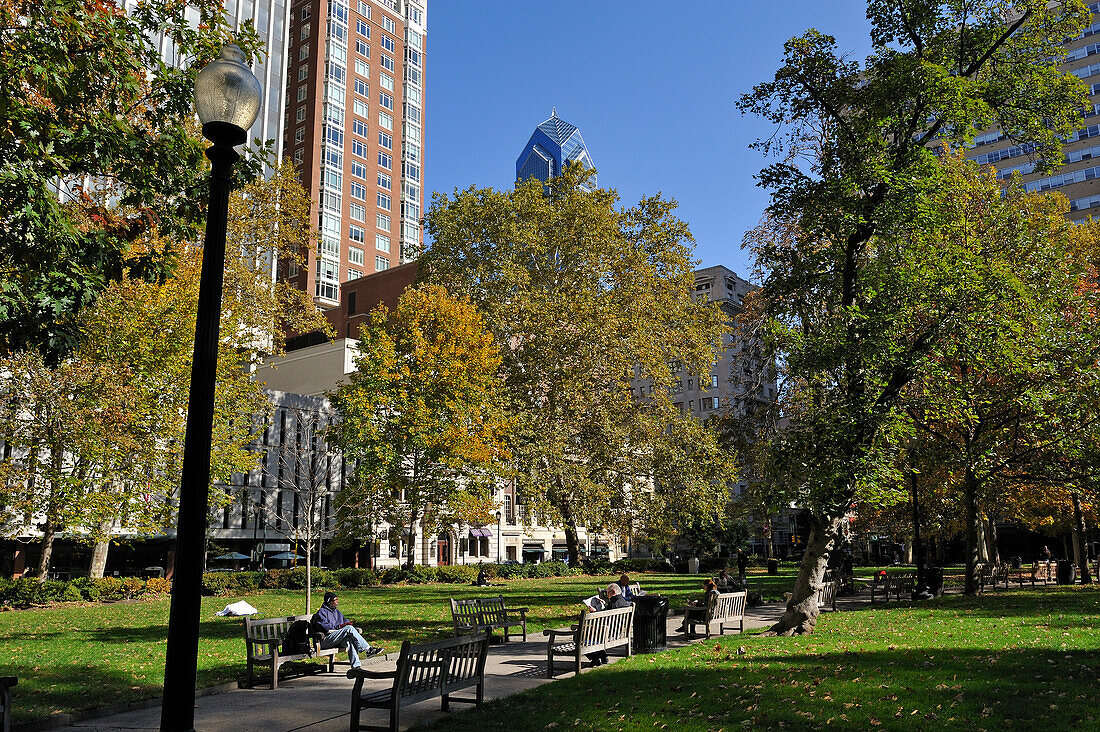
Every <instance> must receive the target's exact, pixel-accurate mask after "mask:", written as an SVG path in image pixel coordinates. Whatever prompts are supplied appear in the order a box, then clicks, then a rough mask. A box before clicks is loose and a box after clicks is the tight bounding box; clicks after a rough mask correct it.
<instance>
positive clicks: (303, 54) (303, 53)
mask: <svg viewBox="0 0 1100 732" xmlns="http://www.w3.org/2000/svg"><path fill="white" fill-rule="evenodd" d="M307 58H309V46H302V47H301V48H299V49H298V60H299V61H305V60H306V59H307Z"/></svg>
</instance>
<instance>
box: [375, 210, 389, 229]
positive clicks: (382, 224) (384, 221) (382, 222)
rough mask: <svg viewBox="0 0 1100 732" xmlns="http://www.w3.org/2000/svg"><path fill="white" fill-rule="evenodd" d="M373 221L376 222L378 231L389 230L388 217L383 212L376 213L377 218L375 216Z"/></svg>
mask: <svg viewBox="0 0 1100 732" xmlns="http://www.w3.org/2000/svg"><path fill="white" fill-rule="evenodd" d="M375 223H376V226H377V228H378V230H379V231H385V232H389V230H390V217H389V216H387V215H386V214H384V213H380V214H378V218H377V220H376V222H375Z"/></svg>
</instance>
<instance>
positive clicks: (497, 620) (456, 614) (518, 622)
mask: <svg viewBox="0 0 1100 732" xmlns="http://www.w3.org/2000/svg"><path fill="white" fill-rule="evenodd" d="M451 620H452V621H453V622H454V627H455V635H456V636H458V635H467V634H469V633H480V632H481V631H483V630H485V631H488V632H489V633H490V634H492V632H493V631H494V630H496V629H497V628H501V629H502V630H504V640H505V641H506V642H507V641H508V639H509V633H508V629H509V628H515V627H518V628H520V629H521V630H522V631H523V640H524V641H526V640H527V608H525V607H513V608H506V607H504V598H503V597H501V596H499V595H498V596H497V597H479V598H473V599H471V600H456V599H454V598H451Z"/></svg>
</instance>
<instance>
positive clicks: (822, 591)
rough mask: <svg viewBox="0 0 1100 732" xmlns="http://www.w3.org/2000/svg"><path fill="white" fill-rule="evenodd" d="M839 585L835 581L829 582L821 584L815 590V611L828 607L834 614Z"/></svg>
mask: <svg viewBox="0 0 1100 732" xmlns="http://www.w3.org/2000/svg"><path fill="white" fill-rule="evenodd" d="M839 586H840V583H839V582H838V581H837V580H829V581H828V582H823V583H821V587H819V588H818V590H817V609H818V610H824V609H825V608H826V607H828V608H829V609H830V610H832V611H833V612H836V592H837V589H838V588H839Z"/></svg>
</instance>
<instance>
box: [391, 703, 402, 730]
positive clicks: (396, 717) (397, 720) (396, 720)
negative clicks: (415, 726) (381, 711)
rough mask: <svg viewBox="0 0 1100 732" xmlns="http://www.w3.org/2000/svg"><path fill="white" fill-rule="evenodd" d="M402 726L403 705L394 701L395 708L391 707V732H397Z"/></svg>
mask: <svg viewBox="0 0 1100 732" xmlns="http://www.w3.org/2000/svg"><path fill="white" fill-rule="evenodd" d="M400 724H401V705H400V704H399V703H398V700H396V699H394V702H393V706H392V707H390V732H397V728H398V726H399V725H400Z"/></svg>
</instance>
